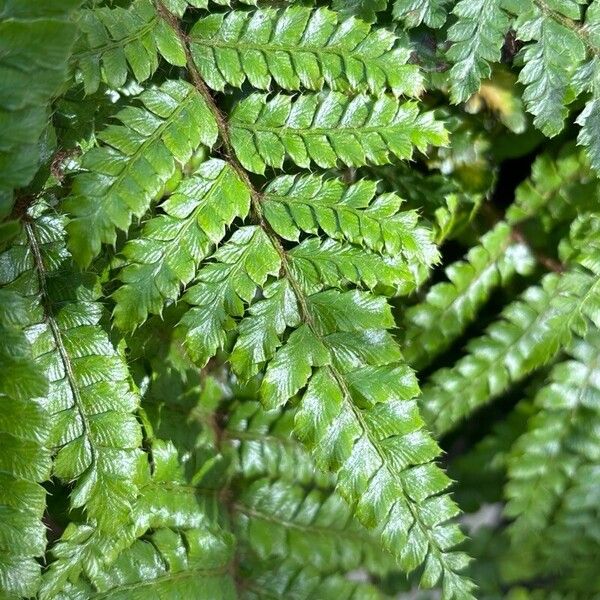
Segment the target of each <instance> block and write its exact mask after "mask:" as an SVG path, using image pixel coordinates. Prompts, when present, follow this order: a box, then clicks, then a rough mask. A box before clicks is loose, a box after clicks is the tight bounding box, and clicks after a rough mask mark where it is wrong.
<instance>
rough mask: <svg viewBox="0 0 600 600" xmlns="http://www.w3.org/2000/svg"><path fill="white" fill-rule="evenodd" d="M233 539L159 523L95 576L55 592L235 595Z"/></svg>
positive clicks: (204, 598)
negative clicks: (181, 530) (231, 571)
mask: <svg viewBox="0 0 600 600" xmlns="http://www.w3.org/2000/svg"><path fill="white" fill-rule="evenodd" d="M232 545H233V544H232V540H231V538H230V536H228V535H218V534H216V533H212V532H210V531H207V530H205V529H192V530H189V531H186V532H185V533H179V532H175V531H172V530H170V529H159V530H157V531H156V532H154V533H153V534H152V535H151V536H150V537H149V539H148V540H147V541H146V540H138V541H136V542H135V543H134V544H133V545H132V546H131V548H129V549H128V550H126V551H125V552H123V553H122V554H121V555H120V556H119V558H118V559H117V560H116V562H115V563H114V565H112V566H111V567H109V568H106V569H102V570H100V571H99V572H98V573H96V574H95V576H94V581H93V582H88V581H86V580H83V579H80V580H79V581H77V583H74V584H73V583H67V584H66V585H65V587H64V590H63V591H62V592H61V593H59V594H58V596H56V598H57V599H59V600H63V599H64V600H66V599H68V598H74V597H75V598H79V597H84V598H111V599H114V600H117V599H123V600H125V599H128V598H141V597H142V596H143V597H144V598H149V599H153V600H154V599H156V600H158V599H159V598H174V597H177V596H182V597H186V596H189V595H192V596H193V597H194V598H198V599H199V600H214V599H215V598H222V599H223V600H227V599H232V600H233V598H235V591H234V585H233V582H232V581H231V578H230V577H229V574H228V572H227V568H228V564H229V561H230V559H231V552H232Z"/></svg>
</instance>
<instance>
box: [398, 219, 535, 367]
mask: <svg viewBox="0 0 600 600" xmlns="http://www.w3.org/2000/svg"><path fill="white" fill-rule="evenodd" d="M534 262H535V261H534V259H533V256H532V254H531V251H530V250H529V248H528V247H527V246H526V245H525V244H523V243H522V242H520V241H518V240H516V239H514V238H513V237H512V235H511V230H510V227H509V226H508V225H507V224H506V223H499V224H498V225H496V227H495V228H494V229H493V230H492V231H490V232H489V233H487V234H486V235H484V236H483V237H482V238H481V243H480V245H478V246H475V247H473V248H471V250H469V252H468V254H467V256H466V260H465V261H460V262H456V263H453V264H451V265H450V266H449V267H448V268H447V269H446V276H447V278H448V280H449V281H448V282H441V283H437V284H435V285H434V286H432V287H431V289H430V290H429V291H428V292H427V296H426V297H425V300H424V301H423V302H420V303H419V304H416V305H415V306H411V307H410V308H408V309H407V310H406V313H405V327H406V331H405V333H404V343H403V351H404V355H405V357H406V359H407V361H408V362H409V364H410V365H412V366H413V367H415V368H418V369H420V368H423V367H424V366H426V365H427V364H428V363H429V362H430V361H431V360H432V359H434V358H435V357H436V356H437V355H439V354H441V353H442V352H443V351H444V350H446V349H447V348H448V347H449V346H450V345H451V344H452V342H453V341H455V340H456V339H457V338H458V337H459V336H460V335H461V334H463V333H464V331H465V329H466V328H467V326H468V325H469V324H470V323H472V322H473V321H474V320H475V319H476V317H477V314H478V312H479V310H480V309H481V308H482V307H483V305H484V304H485V303H486V302H487V301H488V300H489V298H490V296H491V295H492V293H493V292H494V290H495V289H496V288H498V287H499V286H502V285H505V284H506V283H508V282H510V281H511V279H512V278H513V277H514V276H515V275H517V274H520V275H526V274H528V273H530V272H531V270H532V268H533V266H534Z"/></svg>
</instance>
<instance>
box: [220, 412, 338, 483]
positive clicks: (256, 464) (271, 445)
mask: <svg viewBox="0 0 600 600" xmlns="http://www.w3.org/2000/svg"><path fill="white" fill-rule="evenodd" d="M294 416H295V415H294V411H292V410H282V409H275V410H264V409H263V408H262V406H261V404H260V402H258V401H257V400H245V401H243V402H241V401H240V402H238V403H236V404H234V405H233V406H232V407H231V409H230V412H229V416H228V419H227V425H226V427H225V437H226V439H227V440H229V441H230V445H229V448H230V450H231V451H230V452H228V453H229V455H230V457H231V461H232V468H233V470H234V472H235V473H236V474H237V475H238V476H242V477H244V478H245V479H247V480H249V481H252V480H254V479H258V478H261V477H263V478H264V477H268V478H269V479H272V480H278V481H286V480H291V481H293V482H294V483H296V484H300V485H303V486H316V487H320V488H324V489H328V488H330V487H331V486H332V484H333V479H332V477H331V475H329V474H328V473H323V472H321V471H319V470H318V469H317V468H316V466H315V464H314V461H313V460H312V459H311V457H310V456H309V454H308V453H307V452H306V449H305V448H304V446H303V445H302V444H300V443H299V442H298V441H296V440H295V439H294V438H293V431H294Z"/></svg>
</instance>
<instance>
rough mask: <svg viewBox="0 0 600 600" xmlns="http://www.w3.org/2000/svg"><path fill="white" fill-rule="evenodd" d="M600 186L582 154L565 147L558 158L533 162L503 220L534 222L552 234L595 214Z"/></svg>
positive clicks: (540, 158) (547, 158)
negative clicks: (592, 213)
mask: <svg viewBox="0 0 600 600" xmlns="http://www.w3.org/2000/svg"><path fill="white" fill-rule="evenodd" d="M599 186H600V183H599V182H598V179H597V177H596V176H595V174H594V173H593V172H592V171H591V169H590V165H589V162H588V161H587V159H586V158H585V155H584V152H583V151H582V150H576V149H575V148H573V147H572V146H567V147H565V148H564V149H563V151H562V152H561V153H560V154H559V156H558V157H557V158H553V157H552V156H551V155H550V154H542V155H541V156H539V157H537V158H536V160H535V161H534V163H533V165H532V168H531V176H530V177H529V178H528V179H526V180H525V181H524V182H523V183H521V184H520V185H519V186H518V187H517V190H516V192H515V201H514V202H513V203H512V204H511V205H510V207H509V208H508V210H507V211H506V219H507V221H508V222H509V223H510V224H517V223H521V222H525V221H529V220H531V219H534V218H535V220H536V222H539V223H540V224H541V225H542V227H543V228H544V230H545V231H546V232H548V231H551V230H553V229H554V228H555V227H557V226H559V225H561V224H570V223H571V222H572V220H573V219H575V218H576V217H577V216H578V215H579V214H582V213H585V212H587V211H590V210H594V209H595V208H596V207H597V198H598V193H599Z"/></svg>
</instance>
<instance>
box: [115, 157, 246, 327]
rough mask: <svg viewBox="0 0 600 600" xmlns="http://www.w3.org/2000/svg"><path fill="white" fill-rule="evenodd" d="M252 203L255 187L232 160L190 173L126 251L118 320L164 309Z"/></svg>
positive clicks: (132, 321)
mask: <svg viewBox="0 0 600 600" xmlns="http://www.w3.org/2000/svg"><path fill="white" fill-rule="evenodd" d="M249 208H250V192H249V190H248V189H247V188H246V187H245V186H244V183H243V182H242V181H241V180H240V178H239V176H238V175H237V174H236V172H235V171H234V170H233V168H232V167H231V166H230V165H228V164H227V163H225V162H223V161H221V160H217V159H213V160H209V161H207V162H205V163H203V164H202V165H200V167H199V168H198V169H197V170H196V171H195V173H193V174H192V175H191V176H190V177H189V178H188V177H185V178H184V179H183V180H182V181H181V183H180V184H179V185H178V186H177V187H176V188H175V190H174V191H173V193H172V194H171V195H170V196H169V197H168V198H166V199H165V200H164V201H163V202H162V203H161V204H160V210H161V213H160V214H159V215H157V216H155V217H153V218H151V219H149V220H148V221H146V223H145V224H144V227H143V228H142V230H141V232H140V234H139V237H138V238H135V239H132V240H129V241H128V242H127V243H126V244H125V246H124V248H123V251H122V255H123V262H124V263H125V265H124V266H123V267H122V268H121V270H120V272H119V275H118V277H119V279H120V280H121V281H122V282H123V285H122V286H121V287H120V288H119V289H118V290H117V291H116V292H115V293H114V295H113V297H114V299H115V301H116V307H115V313H114V317H115V324H116V325H117V326H118V327H120V328H122V329H133V328H135V327H136V326H137V325H140V324H141V323H143V322H144V321H145V320H146V318H147V316H148V313H154V314H160V313H161V312H162V309H163V306H164V305H165V303H166V302H168V301H173V300H177V298H178V296H179V293H180V290H181V288H182V286H185V285H187V284H188V283H189V282H190V281H191V280H192V279H194V277H195V276H196V273H197V270H198V268H199V265H200V263H201V261H202V260H203V259H204V258H205V257H206V256H207V254H209V253H210V250H211V249H212V248H213V247H214V246H215V245H216V244H218V243H219V242H220V241H221V240H222V239H223V237H224V236H225V234H226V231H227V228H228V227H229V226H230V225H231V223H232V222H233V220H234V219H236V218H244V217H245V216H246V215H247V213H248V210H249Z"/></svg>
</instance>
